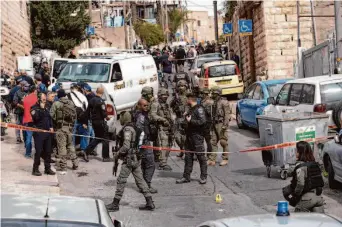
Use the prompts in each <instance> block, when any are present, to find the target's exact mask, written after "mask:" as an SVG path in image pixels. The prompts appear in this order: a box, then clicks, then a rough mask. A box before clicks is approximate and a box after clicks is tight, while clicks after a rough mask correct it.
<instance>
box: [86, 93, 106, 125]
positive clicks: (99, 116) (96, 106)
mask: <svg viewBox="0 0 342 227" xmlns="http://www.w3.org/2000/svg"><path fill="white" fill-rule="evenodd" d="M87 112H88V114H87V116H88V119H90V120H92V121H103V120H104V119H105V118H106V117H107V112H106V104H105V102H104V101H103V99H102V98H100V97H99V96H95V97H94V98H92V99H91V100H90V101H89V105H88V109H87Z"/></svg>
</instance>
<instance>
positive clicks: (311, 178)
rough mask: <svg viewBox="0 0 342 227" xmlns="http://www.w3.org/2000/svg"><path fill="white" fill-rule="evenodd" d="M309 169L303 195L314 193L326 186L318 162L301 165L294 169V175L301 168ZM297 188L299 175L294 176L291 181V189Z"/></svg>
mask: <svg viewBox="0 0 342 227" xmlns="http://www.w3.org/2000/svg"><path fill="white" fill-rule="evenodd" d="M304 166H306V167H307V177H306V179H305V185H304V189H303V192H302V194H305V193H307V192H309V191H312V190H313V189H316V188H322V187H323V186H324V181H323V177H322V171H321V168H320V166H319V164H318V163H317V162H304V163H302V164H299V165H298V166H296V168H295V169H294V173H295V172H296V171H297V170H298V169H299V168H301V167H304ZM296 186H297V175H296V174H294V176H293V178H292V180H291V187H292V188H293V189H295V188H296Z"/></svg>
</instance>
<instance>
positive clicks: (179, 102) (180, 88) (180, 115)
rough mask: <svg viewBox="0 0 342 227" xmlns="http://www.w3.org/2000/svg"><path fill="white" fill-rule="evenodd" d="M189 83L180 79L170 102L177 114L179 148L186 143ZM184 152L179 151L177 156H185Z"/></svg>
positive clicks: (177, 141) (176, 125)
mask: <svg viewBox="0 0 342 227" xmlns="http://www.w3.org/2000/svg"><path fill="white" fill-rule="evenodd" d="M186 90H187V83H186V81H185V80H180V81H178V83H177V90H176V93H175V94H174V96H173V98H172V99H171V102H170V107H171V109H172V111H173V112H174V113H175V115H176V122H175V140H176V143H177V145H178V146H179V148H180V149H181V150H182V149H184V144H185V131H184V128H183V127H182V122H183V121H184V113H185V112H186V110H187V108H188V107H187V106H188V104H187V97H186ZM183 155H184V154H183V153H182V152H181V153H179V154H178V155H177V157H183Z"/></svg>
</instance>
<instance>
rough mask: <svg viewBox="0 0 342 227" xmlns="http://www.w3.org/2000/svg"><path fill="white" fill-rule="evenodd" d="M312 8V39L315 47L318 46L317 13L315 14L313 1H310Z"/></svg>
mask: <svg viewBox="0 0 342 227" xmlns="http://www.w3.org/2000/svg"><path fill="white" fill-rule="evenodd" d="M310 8H311V16H312V17H311V22H312V38H313V43H314V46H316V45H317V38H316V37H317V35H316V20H315V17H314V15H315V12H314V6H313V0H310Z"/></svg>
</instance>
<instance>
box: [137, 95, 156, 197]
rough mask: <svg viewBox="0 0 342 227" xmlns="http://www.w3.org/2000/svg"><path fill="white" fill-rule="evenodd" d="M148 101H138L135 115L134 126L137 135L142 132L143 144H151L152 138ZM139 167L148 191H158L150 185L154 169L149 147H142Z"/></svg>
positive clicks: (152, 156)
mask: <svg viewBox="0 0 342 227" xmlns="http://www.w3.org/2000/svg"><path fill="white" fill-rule="evenodd" d="M148 108H149V103H148V102H147V100H145V99H140V100H139V101H138V110H137V112H136V117H135V127H136V129H137V131H138V135H140V134H141V133H144V137H143V145H148V146H150V145H151V142H150V141H152V139H151V134H150V120H149V118H148ZM141 152H142V160H141V169H142V172H143V176H144V179H145V181H146V183H147V185H148V187H149V190H150V193H157V192H158V191H157V190H156V189H154V188H153V187H152V186H151V183H152V178H153V174H154V171H155V168H156V167H155V162H154V154H153V150H151V149H142V151H141Z"/></svg>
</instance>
